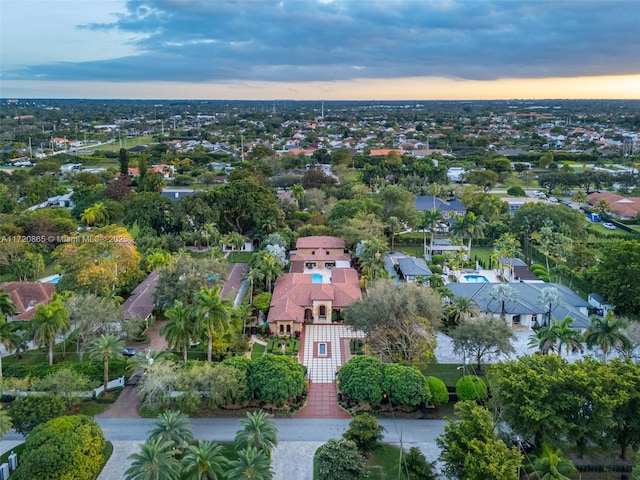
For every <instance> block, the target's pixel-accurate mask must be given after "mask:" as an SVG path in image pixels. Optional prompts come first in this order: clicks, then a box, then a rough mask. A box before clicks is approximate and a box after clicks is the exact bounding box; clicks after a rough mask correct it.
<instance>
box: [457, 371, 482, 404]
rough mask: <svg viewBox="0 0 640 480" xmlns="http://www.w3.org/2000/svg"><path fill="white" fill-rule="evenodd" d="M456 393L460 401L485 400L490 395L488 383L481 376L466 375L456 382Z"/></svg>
mask: <svg viewBox="0 0 640 480" xmlns="http://www.w3.org/2000/svg"><path fill="white" fill-rule="evenodd" d="M456 395H458V400H460V401H463V402H465V401H468V400H475V401H481V402H483V401H485V400H486V399H487V396H488V388H487V384H486V382H485V381H484V380H482V379H481V378H480V377H476V376H475V375H465V376H464V377H462V378H461V379H460V380H458V383H456Z"/></svg>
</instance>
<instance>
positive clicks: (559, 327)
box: [549, 317, 582, 357]
mask: <svg viewBox="0 0 640 480" xmlns="http://www.w3.org/2000/svg"><path fill="white" fill-rule="evenodd" d="M572 324H573V318H571V317H565V318H563V319H562V321H560V322H559V321H558V320H556V319H554V320H553V321H552V322H551V326H550V327H549V333H550V336H551V338H552V339H554V341H555V343H556V351H557V352H558V356H560V357H562V347H563V346H566V348H567V353H569V351H572V352H577V351H582V335H581V334H580V332H578V331H577V330H574V329H573V328H571V325H572Z"/></svg>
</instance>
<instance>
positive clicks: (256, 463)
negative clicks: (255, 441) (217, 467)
mask: <svg viewBox="0 0 640 480" xmlns="http://www.w3.org/2000/svg"><path fill="white" fill-rule="evenodd" d="M237 454H238V457H237V458H236V459H235V460H232V461H231V462H229V467H231V469H230V470H229V471H228V472H227V480H271V479H272V478H273V470H271V461H270V460H269V458H267V456H266V455H265V454H264V452H261V451H259V450H257V449H256V448H254V447H249V448H247V449H244V448H243V449H242V450H239V451H238V452H237Z"/></svg>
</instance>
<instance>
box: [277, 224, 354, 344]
mask: <svg viewBox="0 0 640 480" xmlns="http://www.w3.org/2000/svg"><path fill="white" fill-rule="evenodd" d="M296 248H297V250H296V252H295V253H294V254H292V255H291V257H290V261H291V273H286V274H284V275H282V276H281V277H280V278H279V279H278V280H277V281H276V285H275V288H274V290H273V295H272V297H271V306H270V308H269V315H268V317H267V322H268V323H269V326H270V328H271V330H272V331H273V332H274V333H275V334H276V335H294V334H299V332H301V331H302V324H303V323H331V322H332V321H337V320H339V319H340V318H341V311H342V310H343V309H344V308H346V307H348V306H349V305H351V304H352V303H353V302H355V301H358V300H361V299H362V292H361V290H360V284H359V281H358V272H356V270H355V269H353V268H351V267H350V265H351V263H350V260H349V256H348V255H347V254H346V253H345V248H344V241H343V240H342V239H341V238H337V237H322V236H320V237H302V238H299V239H298V241H297V243H296Z"/></svg>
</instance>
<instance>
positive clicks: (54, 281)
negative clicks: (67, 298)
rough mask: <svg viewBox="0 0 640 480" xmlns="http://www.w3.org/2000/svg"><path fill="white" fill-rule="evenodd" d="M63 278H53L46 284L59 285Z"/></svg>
mask: <svg viewBox="0 0 640 480" xmlns="http://www.w3.org/2000/svg"><path fill="white" fill-rule="evenodd" d="M61 278H62V275H58V276H57V277H53V278H52V279H50V280H47V282H46V283H53V284H57V283H58V282H59V281H60V279H61Z"/></svg>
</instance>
